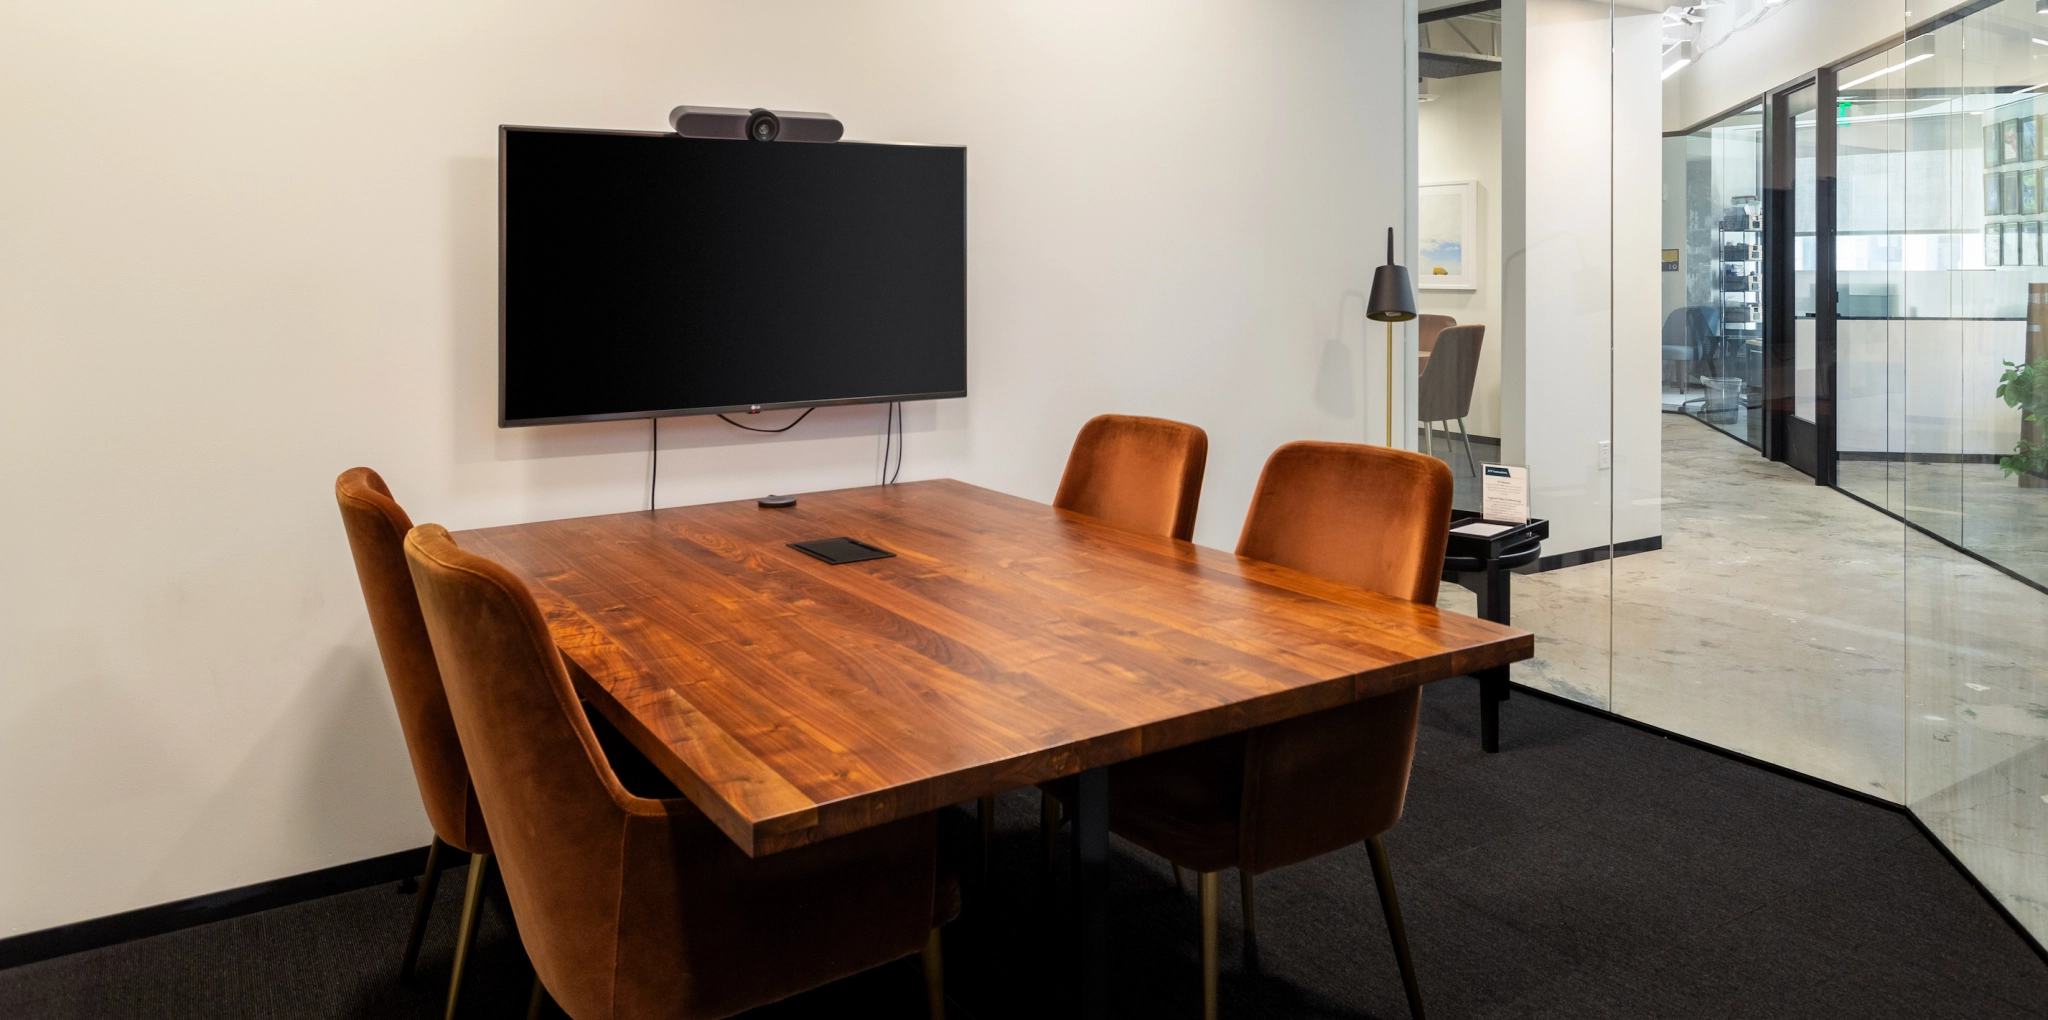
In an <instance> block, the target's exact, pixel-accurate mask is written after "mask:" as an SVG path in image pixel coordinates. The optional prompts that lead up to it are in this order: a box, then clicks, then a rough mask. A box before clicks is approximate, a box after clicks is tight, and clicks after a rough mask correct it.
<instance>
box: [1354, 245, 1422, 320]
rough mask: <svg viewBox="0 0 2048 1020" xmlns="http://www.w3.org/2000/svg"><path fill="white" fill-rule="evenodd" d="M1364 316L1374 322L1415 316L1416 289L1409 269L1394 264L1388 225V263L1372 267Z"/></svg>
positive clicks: (1407, 318) (1392, 246)
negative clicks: (1413, 286) (1409, 279)
mask: <svg viewBox="0 0 2048 1020" xmlns="http://www.w3.org/2000/svg"><path fill="white" fill-rule="evenodd" d="M1365 317H1366V318H1368V319H1371V320H1372V321H1374V322H1407V321H1408V320H1409V319H1412V318H1414V317H1415V291H1414V289H1413V288H1411V287H1409V286H1408V270H1407V269H1406V268H1405V267H1402V266H1397V265H1395V264H1394V228H1392V227H1388V228H1387V264H1386V265H1384V266H1381V267H1379V268H1378V269H1376V270H1374V271H1373V274H1372V296H1371V297H1370V298H1367V299H1366V302H1365Z"/></svg>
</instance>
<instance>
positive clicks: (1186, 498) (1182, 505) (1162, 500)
mask: <svg viewBox="0 0 2048 1020" xmlns="http://www.w3.org/2000/svg"><path fill="white" fill-rule="evenodd" d="M1208 460H1209V435H1208V433H1206V432H1203V431H1202V430H1201V429H1199V428H1196V427H1195V426H1193V425H1188V424H1184V423H1182V422H1177V421H1169V420H1167V419H1165V418H1144V417H1139V416H1136V415H1128V414H1102V415H1097V416H1095V417H1093V418H1090V419H1088V422H1087V424H1085V425H1082V426H1081V433H1080V434H1079V435H1077V436H1075V437H1074V449H1073V452H1071V453H1069V454H1068V455H1067V469H1066V471H1065V473H1063V474H1061V475H1060V487H1059V492H1058V494H1056V495H1054V496H1053V498H1052V505H1053V506H1055V507H1058V508H1060V509H1062V510H1072V511H1074V512H1075V513H1080V514H1087V515H1088V516H1090V517H1095V518H1099V519H1101V520H1103V521H1106V522H1108V523H1110V524H1113V525H1115V526H1117V527H1119V528H1124V529H1127V530H1130V531H1142V532H1145V533H1146V534H1150V535H1167V536H1170V537H1172V538H1178V539H1180V540H1182V541H1187V540H1188V539H1190V538H1192V537H1193V536H1194V533H1195V510H1196V508H1197V506H1198V505H1199V504H1200V503H1201V499H1202V470H1203V468H1204V467H1205V466H1207V464H1208Z"/></svg>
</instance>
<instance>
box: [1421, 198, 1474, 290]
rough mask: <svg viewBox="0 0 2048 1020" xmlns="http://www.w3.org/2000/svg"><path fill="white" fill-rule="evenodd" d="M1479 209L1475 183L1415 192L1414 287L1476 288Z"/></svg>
mask: <svg viewBox="0 0 2048 1020" xmlns="http://www.w3.org/2000/svg"><path fill="white" fill-rule="evenodd" d="M1478 206H1479V182H1478V181H1452V182H1450V183H1448V184H1425V185H1423V186H1422V187H1420V188H1417V189H1415V254H1416V260H1415V267H1416V271H1415V286H1416V287H1418V288H1420V289H1422V290H1475V289H1477V288H1478V287H1479V243H1478V241H1479V239H1478V237H1477V236H1475V235H1476V234H1477V232H1478V229H1479V215H1478Z"/></svg>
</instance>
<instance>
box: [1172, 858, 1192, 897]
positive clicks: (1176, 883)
mask: <svg viewBox="0 0 2048 1020" xmlns="http://www.w3.org/2000/svg"><path fill="white" fill-rule="evenodd" d="M1187 876H1188V872H1187V869H1186V868H1183V867H1181V866H1180V865H1178V864H1176V865H1174V866H1173V891H1174V892H1187V891H1188V877H1187Z"/></svg>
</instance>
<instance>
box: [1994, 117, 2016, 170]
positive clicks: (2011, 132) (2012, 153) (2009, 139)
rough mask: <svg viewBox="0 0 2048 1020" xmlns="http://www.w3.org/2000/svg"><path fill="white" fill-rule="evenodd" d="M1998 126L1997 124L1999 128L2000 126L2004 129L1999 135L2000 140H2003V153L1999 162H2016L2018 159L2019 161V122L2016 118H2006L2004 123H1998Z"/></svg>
mask: <svg viewBox="0 0 2048 1020" xmlns="http://www.w3.org/2000/svg"><path fill="white" fill-rule="evenodd" d="M1998 126H1999V127H2000V128H2002V129H2003V131H2004V133H2003V134H2002V135H2001V136H2000V138H2001V140H2002V141H2003V142H2004V151H2003V153H2002V156H2003V158H2002V159H2000V162H2002V163H2017V162H2019V161H2020V122H2019V121H2017V120H2008V121H2005V122H2004V123H2002V124H2000V125H1998Z"/></svg>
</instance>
